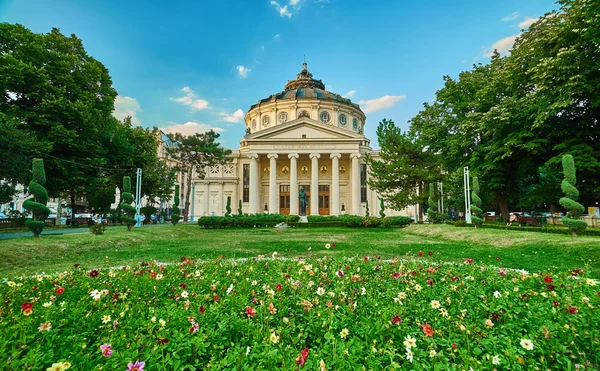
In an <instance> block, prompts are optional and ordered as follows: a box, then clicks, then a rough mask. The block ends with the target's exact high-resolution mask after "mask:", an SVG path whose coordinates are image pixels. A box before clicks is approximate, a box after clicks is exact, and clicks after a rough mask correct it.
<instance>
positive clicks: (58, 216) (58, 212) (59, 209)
mask: <svg viewBox="0 0 600 371" xmlns="http://www.w3.org/2000/svg"><path fill="white" fill-rule="evenodd" d="M61 204H62V202H61V200H60V196H58V204H57V205H56V222H55V223H54V225H57V226H60V225H61V221H62V220H61V219H62V218H61V215H62V207H61Z"/></svg>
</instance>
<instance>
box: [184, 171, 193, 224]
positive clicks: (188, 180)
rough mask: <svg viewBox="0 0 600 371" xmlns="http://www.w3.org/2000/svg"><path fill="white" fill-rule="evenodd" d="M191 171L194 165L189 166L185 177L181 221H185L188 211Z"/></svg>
mask: <svg viewBox="0 0 600 371" xmlns="http://www.w3.org/2000/svg"><path fill="white" fill-rule="evenodd" d="M192 171H194V167H193V166H192V167H189V168H188V171H187V173H186V175H185V176H186V178H185V184H186V186H185V207H184V208H183V222H184V223H187V221H188V215H189V211H190V193H192Z"/></svg>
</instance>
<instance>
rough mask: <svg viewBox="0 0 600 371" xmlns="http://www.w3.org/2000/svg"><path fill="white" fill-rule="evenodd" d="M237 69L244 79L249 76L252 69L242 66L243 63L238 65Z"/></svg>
mask: <svg viewBox="0 0 600 371" xmlns="http://www.w3.org/2000/svg"><path fill="white" fill-rule="evenodd" d="M235 69H236V70H237V72H238V75H240V77H241V78H242V79H245V78H246V77H248V72H250V71H252V70H251V69H249V68H246V67H244V66H241V65H240V66H237V67H236V68H235Z"/></svg>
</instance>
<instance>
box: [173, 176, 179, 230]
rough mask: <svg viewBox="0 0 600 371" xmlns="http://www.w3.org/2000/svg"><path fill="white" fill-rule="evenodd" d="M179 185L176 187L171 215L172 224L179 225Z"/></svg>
mask: <svg viewBox="0 0 600 371" xmlns="http://www.w3.org/2000/svg"><path fill="white" fill-rule="evenodd" d="M179 219H181V217H180V216H179V184H176V185H175V194H174V197H173V212H172V213H171V223H173V225H177V223H179Z"/></svg>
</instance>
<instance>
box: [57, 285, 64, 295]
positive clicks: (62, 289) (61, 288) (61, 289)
mask: <svg viewBox="0 0 600 371" xmlns="http://www.w3.org/2000/svg"><path fill="white" fill-rule="evenodd" d="M64 292H65V289H64V288H63V287H61V286H58V287H57V288H56V295H61V294H63V293H64Z"/></svg>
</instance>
